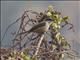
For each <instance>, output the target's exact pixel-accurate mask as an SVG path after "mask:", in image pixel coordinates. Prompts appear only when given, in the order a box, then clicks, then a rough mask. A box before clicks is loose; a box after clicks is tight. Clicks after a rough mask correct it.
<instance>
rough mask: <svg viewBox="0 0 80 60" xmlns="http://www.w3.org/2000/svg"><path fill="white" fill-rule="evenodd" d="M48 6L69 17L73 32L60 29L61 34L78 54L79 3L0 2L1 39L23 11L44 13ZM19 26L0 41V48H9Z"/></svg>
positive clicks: (13, 28)
mask: <svg viewBox="0 0 80 60" xmlns="http://www.w3.org/2000/svg"><path fill="white" fill-rule="evenodd" d="M48 5H53V7H54V9H55V10H56V11H59V12H61V13H62V15H63V16H69V22H70V23H72V24H73V25H74V29H75V32H73V31H72V30H67V28H66V27H65V28H63V29H61V34H62V35H63V36H65V38H66V40H68V41H69V43H71V46H72V48H74V50H76V51H78V53H80V1H1V38H2V37H3V34H4V32H5V30H6V28H7V27H8V26H9V25H10V24H11V23H12V22H14V21H16V19H18V18H19V17H20V16H21V15H22V14H23V13H24V11H25V10H34V11H37V12H44V11H45V10H46V9H47V7H48ZM18 25H19V24H17V23H16V24H14V25H13V26H12V27H10V28H9V30H8V31H7V33H6V35H5V38H4V40H1V47H5V48H7V47H9V46H10V44H11V40H12V39H13V36H12V35H11V32H15V31H16V29H17V28H18Z"/></svg>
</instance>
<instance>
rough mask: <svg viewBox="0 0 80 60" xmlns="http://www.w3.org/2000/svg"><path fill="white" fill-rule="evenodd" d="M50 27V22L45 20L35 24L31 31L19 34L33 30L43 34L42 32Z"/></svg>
mask: <svg viewBox="0 0 80 60" xmlns="http://www.w3.org/2000/svg"><path fill="white" fill-rule="evenodd" d="M48 29H49V22H48V21H43V22H40V23H38V24H36V25H35V26H33V27H32V28H31V29H30V30H29V31H25V32H21V33H19V35H20V34H25V33H31V32H36V33H40V34H41V33H44V32H47V31H48Z"/></svg>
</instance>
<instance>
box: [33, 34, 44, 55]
mask: <svg viewBox="0 0 80 60" xmlns="http://www.w3.org/2000/svg"><path fill="white" fill-rule="evenodd" d="M43 38H44V34H42V36H41V38H40V40H39V43H38V46H37V50H36V52H35V54H34V56H36V55H37V53H38V51H39V48H40V45H41V43H42V40H43Z"/></svg>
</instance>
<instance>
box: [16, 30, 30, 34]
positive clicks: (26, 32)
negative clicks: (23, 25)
mask: <svg viewBox="0 0 80 60" xmlns="http://www.w3.org/2000/svg"><path fill="white" fill-rule="evenodd" d="M28 33H29V31H25V32H21V33H18V34H17V35H23V34H28Z"/></svg>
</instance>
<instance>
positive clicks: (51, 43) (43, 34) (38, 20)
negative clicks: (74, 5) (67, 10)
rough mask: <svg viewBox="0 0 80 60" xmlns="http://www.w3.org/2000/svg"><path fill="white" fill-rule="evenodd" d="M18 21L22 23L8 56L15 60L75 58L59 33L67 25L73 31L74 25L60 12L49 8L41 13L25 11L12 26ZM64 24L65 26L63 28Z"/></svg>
mask: <svg viewBox="0 0 80 60" xmlns="http://www.w3.org/2000/svg"><path fill="white" fill-rule="evenodd" d="M29 13H32V15H33V14H35V18H34V19H33V18H31V17H30V16H29ZM26 18H27V19H26ZM18 21H20V26H19V29H18V31H17V32H16V34H15V38H14V39H13V40H12V42H13V45H12V46H11V47H10V48H9V49H8V51H9V53H8V54H7V56H10V57H11V56H12V57H15V60H19V59H18V58H16V57H17V56H18V57H20V58H22V59H23V60H60V59H61V58H63V57H64V56H66V55H67V56H69V57H71V58H73V57H75V54H73V53H74V51H73V50H72V49H71V46H70V44H69V43H68V42H67V40H66V39H65V38H64V36H62V35H61V33H60V32H59V30H60V29H61V28H63V27H65V26H66V25H70V27H69V29H68V30H70V29H73V25H72V24H71V23H69V22H68V16H65V17H63V16H62V15H61V13H60V12H57V11H54V9H53V7H52V6H49V7H48V10H47V11H45V12H41V13H38V12H35V11H32V10H29V11H25V12H24V13H23V15H22V16H21V17H20V18H19V19H17V20H16V21H15V22H13V23H12V24H11V25H13V24H15V23H17V22H18ZM47 21H48V23H46V22H47ZM62 23H64V25H62V26H61V25H60V24H62ZM11 25H10V26H11ZM10 26H9V27H10ZM30 26H31V28H29V27H30ZM9 27H8V28H9ZM8 28H7V30H8ZM28 28H29V30H28ZM7 30H6V31H7ZM6 31H5V33H6ZM73 31H74V29H73ZM4 36H5V34H4ZM4 36H3V38H4ZM3 38H2V39H3ZM15 50H16V51H15ZM17 51H18V52H17Z"/></svg>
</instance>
